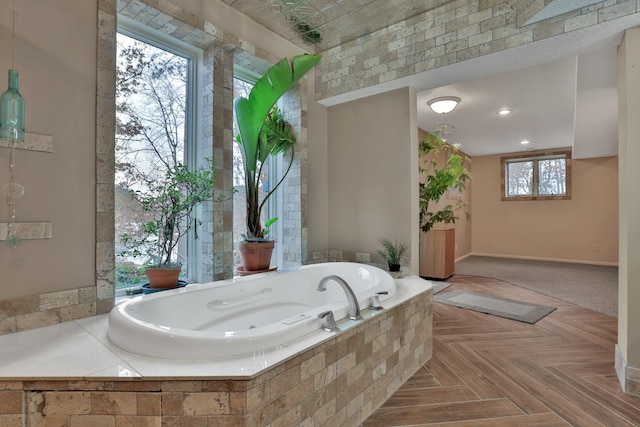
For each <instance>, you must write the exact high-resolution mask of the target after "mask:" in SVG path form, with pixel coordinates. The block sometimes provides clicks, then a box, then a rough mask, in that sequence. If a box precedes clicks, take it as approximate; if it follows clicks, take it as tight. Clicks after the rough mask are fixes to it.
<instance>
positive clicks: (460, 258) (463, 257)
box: [455, 254, 473, 262]
mask: <svg viewBox="0 0 640 427" xmlns="http://www.w3.org/2000/svg"><path fill="white" fill-rule="evenodd" d="M471 255H473V254H466V255H462V256H461V257H458V258H456V260H455V262H458V261H462V260H463V259H465V258H469V257H470V256H471Z"/></svg>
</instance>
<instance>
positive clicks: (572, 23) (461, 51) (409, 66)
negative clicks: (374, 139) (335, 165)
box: [316, 0, 638, 99]
mask: <svg viewBox="0 0 640 427" xmlns="http://www.w3.org/2000/svg"><path fill="white" fill-rule="evenodd" d="M546 3H548V2H542V1H536V2H533V1H514V0H507V1H504V0H458V1H451V2H446V4H445V5H443V6H441V7H438V8H435V9H433V10H429V11H427V12H424V13H421V14H419V15H416V16H414V17H412V18H410V19H407V20H405V21H402V22H399V23H397V24H394V25H390V26H388V27H386V28H383V29H381V30H378V31H374V32H373V33H371V34H368V35H366V36H364V37H360V38H358V39H355V40H352V41H350V42H347V43H344V44H342V45H341V46H337V47H334V48H331V49H329V50H327V51H325V52H321V54H322V61H321V62H320V64H318V68H317V70H316V75H317V76H318V78H317V79H316V99H325V98H330V97H333V96H336V95H340V94H344V93H348V92H351V91H354V90H357V89H362V88H366V87H371V86H375V85H377V84H380V83H385V82H388V81H391V80H396V79H400V78H402V77H406V76H410V75H413V74H418V73H421V72H424V71H429V70H433V69H436V68H440V67H443V66H445V65H450V64H454V63H457V62H462V61H466V60H468V59H473V58H476V57H480V56H483V55H488V54H491V53H494V52H498V51H503V50H506V49H511V48H514V47H518V46H521V45H525V44H530V43H533V42H536V41H539V40H543V39H546V38H549V37H553V36H557V35H560V34H564V33H568V32H571V31H576V30H579V29H582V28H586V27H590V26H594V25H597V24H601V23H604V22H607V21H610V20H613V19H617V18H621V17H624V16H627V15H631V14H634V13H637V12H638V3H637V2H636V1H634V0H631V1H603V2H600V3H597V4H595V5H592V6H588V7H584V8H580V9H578V10H575V11H573V12H570V13H567V14H564V15H561V16H560V17H558V18H553V19H548V20H544V21H541V22H538V23H535V24H531V25H527V26H523V24H524V23H525V22H526V21H527V19H529V18H530V17H531V16H533V15H534V14H535V13H536V12H538V11H539V10H540V9H542V7H543V6H544V5H545V4H546Z"/></svg>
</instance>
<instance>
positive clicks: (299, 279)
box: [107, 263, 396, 359]
mask: <svg viewBox="0 0 640 427" xmlns="http://www.w3.org/2000/svg"><path fill="white" fill-rule="evenodd" d="M329 275H337V276H339V277H341V278H343V279H344V280H345V281H346V282H347V283H348V284H349V285H350V287H351V288H352V289H353V292H354V293H355V295H356V298H357V300H358V303H359V304H360V309H361V310H363V309H365V308H366V307H367V306H368V305H369V302H370V298H371V297H372V296H373V295H374V293H375V292H382V291H386V292H388V294H387V295H381V296H380V301H384V300H385V299H387V298H391V297H392V296H393V295H394V294H395V292H396V287H395V281H394V280H393V278H392V277H391V276H390V275H389V274H388V273H387V272H385V271H383V270H381V269H379V268H376V267H372V266H369V265H364V264H356V263H324V264H313V265H308V266H304V267H301V268H300V269H298V270H295V271H289V272H282V273H264V274H258V275H254V276H246V277H241V278H237V279H233V280H225V281H219V282H213V283H207V284H191V285H187V286H186V287H185V288H182V289H175V290H170V291H163V292H158V293H154V294H149V295H144V296H139V297H136V298H132V299H130V300H127V301H125V302H123V303H121V304H119V305H117V306H116V307H115V308H114V309H113V310H112V311H111V313H110V315H109V327H108V331H107V334H108V337H109V339H110V340H111V342H113V343H114V344H116V345H117V346H118V347H121V348H123V349H125V350H127V351H130V352H132V353H137V354H141V355H145V356H152V357H161V358H171V359H200V358H213V357H228V356H235V355H240V354H251V353H256V352H261V351H264V350H267V349H271V348H274V347H278V346H280V345H284V344H285V343H287V342H289V341H292V340H294V339H296V338H299V337H302V336H303V335H305V334H308V333H310V332H312V331H317V330H319V329H320V326H321V320H320V319H319V318H318V314H319V313H321V312H324V311H327V310H331V311H333V313H334V316H335V319H336V320H340V319H342V318H344V317H346V314H347V297H346V293H345V292H344V291H343V289H342V287H341V286H340V285H339V284H338V283H337V282H335V281H330V282H329V283H327V290H326V291H325V292H319V291H317V290H316V288H317V286H318V283H319V282H320V280H321V279H322V278H323V277H325V276H329ZM325 333H327V334H329V332H325Z"/></svg>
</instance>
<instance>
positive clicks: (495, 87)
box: [222, 0, 638, 158]
mask: <svg viewBox="0 0 640 427" xmlns="http://www.w3.org/2000/svg"><path fill="white" fill-rule="evenodd" d="M222 1H224V2H225V3H227V4H229V5H230V6H232V7H233V8H235V9H237V10H238V11H240V12H241V13H243V14H245V15H247V16H249V17H250V18H252V19H253V20H255V21H257V22H258V23H260V24H261V25H263V26H265V27H267V28H269V29H271V30H272V31H274V32H275V33H278V34H280V35H281V36H282V37H284V38H286V39H287V40H290V41H292V42H293V43H295V44H297V45H299V46H301V47H303V48H304V49H306V50H308V51H312V52H322V51H324V50H326V49H329V48H331V47H334V46H337V45H339V44H341V43H344V42H347V41H349V40H352V39H355V38H358V37H363V36H366V35H367V34H369V33H371V32H372V31H375V30H377V29H380V28H383V27H386V26H388V25H391V24H394V23H396V22H398V21H402V20H404V19H407V18H410V17H412V16H414V15H417V14H419V13H423V12H425V11H428V10H431V9H434V8H437V7H440V6H442V5H444V4H446V3H448V2H450V1H451V0H427V1H415V0H222ZM579 1H580V2H583V3H584V2H591V3H592V2H593V0H579ZM566 4H575V2H573V3H572V2H567V1H565V0H552V1H551V2H549V3H548V4H547V6H546V7H545V8H544V9H543V10H542V11H541V13H542V12H545V13H547V14H549V13H552V14H553V13H554V7H556V8H557V6H558V5H559V6H560V8H559V9H557V10H560V12H558V11H556V12H555V13H556V14H557V13H565V12H566V10H564V9H562V7H563V6H564V5H566ZM565 9H566V8H565ZM636 15H638V14H636ZM534 18H535V17H534ZM534 18H532V19H534ZM542 18H545V19H546V18H548V17H547V16H546V15H545V16H544V17H542ZM542 18H541V19H542ZM631 20H632V21H634V22H628V21H625V20H624V19H623V20H617V21H616V20H611V21H609V22H607V23H605V24H601V25H598V29H597V30H594V29H589V28H586V29H583V30H578V31H573V32H572V33H569V34H567V35H565V36H558V37H554V38H553V40H549V39H547V40H546V41H542V42H536V43H532V44H530V45H529V46H523V47H522V48H519V49H509V50H508V51H503V52H500V53H497V54H493V55H489V56H491V58H488V57H489V56H487V57H480V58H475V59H474V60H469V61H464V62H462V63H457V64H453V65H451V66H447V67H442V68H440V69H436V70H432V71H429V72H425V73H421V74H419V75H414V76H409V77H407V78H403V79H399V80H396V81H393V82H388V83H386V84H382V85H378V86H376V87H373V88H365V89H362V90H359V91H355V92H352V93H349V94H343V95H340V96H337V97H334V98H333V99H327V100H319V102H321V103H323V104H325V105H334V104H337V103H342V102H346V101H350V100H352V99H356V98H359V97H363V96H368V95H371V94H374V93H380V92H383V91H385V90H390V89H394V88H398V87H406V86H411V87H413V88H414V89H415V90H416V92H417V104H418V105H417V112H418V126H419V127H420V128H422V129H424V130H433V129H435V128H436V127H437V126H438V125H440V124H448V125H451V126H452V129H453V130H452V134H451V135H450V137H449V139H450V141H451V142H457V143H460V144H462V146H463V148H462V149H463V150H464V151H465V152H466V153H467V154H469V155H472V156H480V155H490V154H500V153H510V152H517V151H523V150H541V149H550V148H559V147H572V148H573V157H574V158H589V157H602V156H610V155H616V154H617V68H616V62H617V60H616V49H617V44H618V42H619V40H620V36H621V33H622V30H624V28H627V27H629V26H632V25H637V24H638V22H635V21H637V20H638V17H637V16H635V15H632V17H631ZM301 23H302V24H301ZM439 96H457V97H459V98H461V102H460V104H459V105H458V107H457V108H456V109H455V110H454V111H453V112H451V113H448V114H444V115H443V114H435V113H433V112H431V111H430V109H429V108H428V107H427V101H428V100H429V99H432V98H435V97H439ZM500 108H509V109H510V110H512V111H513V112H512V114H510V115H508V116H505V117H503V116H498V115H497V111H498V110H499V109H500ZM524 139H527V140H529V141H531V143H530V144H528V145H526V146H524V145H521V144H520V141H522V140H524Z"/></svg>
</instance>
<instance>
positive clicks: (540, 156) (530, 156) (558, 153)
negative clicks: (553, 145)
mask: <svg viewBox="0 0 640 427" xmlns="http://www.w3.org/2000/svg"><path fill="white" fill-rule="evenodd" d="M560 157H564V159H565V187H566V193H565V194H562V195H546V194H538V186H539V180H538V175H539V174H538V168H539V166H538V163H539V161H541V160H549V159H553V158H560ZM529 160H530V161H533V178H532V179H533V183H532V184H533V194H532V195H526V196H508V195H507V183H508V181H509V180H508V179H507V175H506V174H507V165H508V164H509V163H515V162H521V161H529ZM500 181H501V182H500V199H501V200H502V201H503V202H510V201H530V200H571V149H568V148H565V149H559V150H545V151H532V152H530V153H523V154H516V155H508V156H502V157H500Z"/></svg>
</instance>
